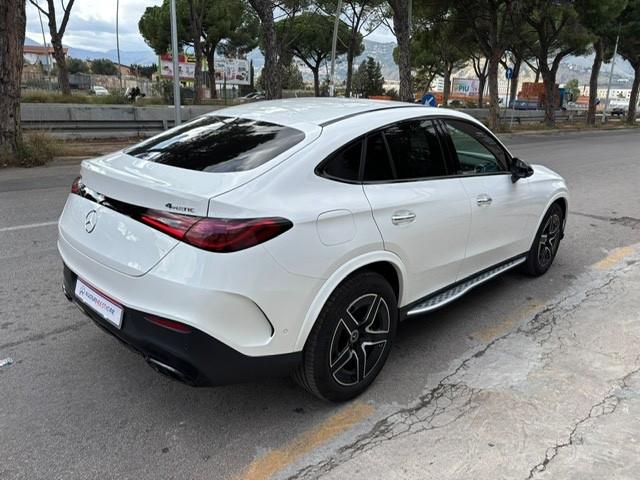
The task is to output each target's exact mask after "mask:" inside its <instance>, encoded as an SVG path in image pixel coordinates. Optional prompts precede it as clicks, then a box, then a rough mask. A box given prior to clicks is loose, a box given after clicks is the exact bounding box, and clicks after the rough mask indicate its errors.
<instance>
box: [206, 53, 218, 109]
mask: <svg viewBox="0 0 640 480" xmlns="http://www.w3.org/2000/svg"><path fill="white" fill-rule="evenodd" d="M215 53H216V45H211V46H209V47H208V50H207V52H206V56H207V71H208V76H209V94H210V96H211V98H218V91H217V90H216V63H215Z"/></svg>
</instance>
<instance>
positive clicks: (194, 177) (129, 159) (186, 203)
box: [59, 125, 321, 276]
mask: <svg viewBox="0 0 640 480" xmlns="http://www.w3.org/2000/svg"><path fill="white" fill-rule="evenodd" d="M299 130H302V131H304V133H305V135H304V139H303V140H302V141H300V142H299V143H297V144H296V145H295V146H293V147H292V148H287V149H286V150H284V151H280V152H279V153H278V154H277V155H275V156H273V157H272V158H270V159H268V160H266V161H264V163H262V164H259V165H257V166H255V167H254V168H249V169H245V170H237V171H215V172H213V171H202V170H198V169H192V168H186V167H185V168H181V167H179V166H176V165H169V164H165V163H160V162H157V161H153V160H147V159H144V158H139V157H136V156H133V155H129V154H127V153H126V152H117V153H114V154H111V155H107V156H104V157H99V158H96V159H92V160H85V161H83V162H82V166H81V171H80V174H81V177H82V183H83V184H84V185H85V186H86V187H87V188H88V189H89V190H90V191H91V192H92V193H93V194H94V195H95V196H96V198H97V200H94V201H92V199H91V198H84V197H82V196H80V195H75V194H72V195H70V196H69V199H68V200H67V204H66V205H65V209H64V211H63V213H62V216H61V217H60V222H59V229H60V235H61V236H62V237H64V239H65V240H66V241H67V242H68V243H69V244H71V245H72V246H73V247H74V248H76V249H77V250H78V251H80V252H81V253H83V254H84V255H86V256H88V257H90V258H91V259H93V260H96V261H98V262H99V263H101V264H103V265H105V266H107V267H109V268H112V269H113V270H116V271H118V272H121V273H124V274H127V275H133V276H140V275H144V274H145V273H146V272H148V271H149V270H150V269H151V268H153V266H154V265H156V264H157V263H158V262H159V261H160V260H162V258H164V257H165V256H166V255H167V254H168V253H169V252H170V251H171V249H172V248H174V247H175V246H176V245H177V244H178V242H179V240H176V239H175V238H173V237H170V236H169V235H166V234H164V233H162V232H160V231H158V230H156V229H154V228H152V227H150V226H148V225H145V224H143V223H142V222H140V221H138V220H136V219H134V218H131V217H130V216H128V215H126V214H123V213H119V211H116V209H114V208H110V207H109V206H108V203H109V199H111V200H115V201H117V202H123V203H124V204H128V205H131V206H135V207H141V208H142V209H152V210H161V211H165V212H173V213H177V214H184V215H193V216H199V217H206V216H210V213H211V212H209V201H210V199H211V198H213V197H215V196H218V195H221V194H223V193H226V192H228V191H230V190H233V189H234V188H237V187H239V186H241V185H243V184H246V183H247V182H250V181H251V180H253V179H255V178H256V177H258V176H260V175H262V174H263V173H265V172H266V171H267V170H270V169H271V168H273V167H274V166H275V165H277V164H278V163H280V162H282V161H284V160H285V159H286V158H288V157H289V156H291V155H292V154H294V153H295V152H297V151H299V150H300V149H302V148H304V147H305V146H306V145H308V144H309V143H311V142H313V141H314V140H315V139H316V138H318V136H319V133H320V131H321V129H320V128H319V127H317V126H307V125H301V126H300V128H299ZM183 135H184V133H183ZM163 136H165V137H166V136H167V133H165V134H163ZM148 142H149V141H148ZM141 145H144V144H141ZM134 148H137V147H134ZM185 148H186V147H185ZM236 148H237V147H236ZM252 148H255V146H252ZM196 154H197V155H200V157H199V158H200V161H202V160H201V159H202V157H205V160H206V158H207V157H206V155H208V153H207V152H204V153H203V152H196V153H195V154H194V155H196ZM192 158H193V157H192ZM214 158H215V157H214ZM241 160H242V159H241ZM187 161H189V157H187ZM102 197H104V200H106V201H104V202H102V203H99V202H100V201H101V200H103V198H102ZM112 203H116V202H112ZM87 223H89V225H87Z"/></svg>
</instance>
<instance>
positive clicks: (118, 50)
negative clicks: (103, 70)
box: [116, 0, 124, 95]
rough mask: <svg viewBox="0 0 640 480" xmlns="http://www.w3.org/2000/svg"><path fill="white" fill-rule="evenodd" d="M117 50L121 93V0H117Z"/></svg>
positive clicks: (121, 92)
mask: <svg viewBox="0 0 640 480" xmlns="http://www.w3.org/2000/svg"><path fill="white" fill-rule="evenodd" d="M116 50H117V52H118V78H119V79H120V94H121V95H122V94H123V93H124V92H123V91H122V64H121V63H120V0H116Z"/></svg>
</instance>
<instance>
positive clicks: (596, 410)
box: [527, 367, 640, 480]
mask: <svg viewBox="0 0 640 480" xmlns="http://www.w3.org/2000/svg"><path fill="white" fill-rule="evenodd" d="M638 373H640V367H638V368H636V369H635V370H632V371H631V372H629V373H627V374H626V375H625V376H624V377H622V378H619V379H616V380H615V381H614V383H615V386H614V387H613V388H611V389H610V390H609V393H608V394H607V395H606V396H605V397H604V398H602V400H600V401H599V402H598V403H596V404H594V405H592V406H591V408H590V409H589V413H588V414H587V415H586V416H584V417H582V418H581V419H579V420H578V421H577V422H576V423H575V424H574V425H573V427H572V428H571V432H570V433H569V436H568V437H567V439H566V440H565V441H564V442H562V443H556V444H555V445H554V446H552V447H549V448H547V450H546V452H545V455H544V459H543V460H542V461H541V462H539V463H537V464H536V465H534V466H533V467H531V469H530V470H529V475H528V476H527V480H531V479H532V478H534V477H535V476H536V475H537V474H538V473H542V472H544V471H545V470H546V469H547V467H548V466H549V464H550V463H551V462H552V461H553V460H554V459H555V458H556V457H557V456H558V455H559V453H560V451H561V450H562V449H563V448H567V447H569V446H572V445H576V444H577V443H578V442H579V441H581V437H579V436H578V430H579V429H580V427H581V426H583V425H584V424H585V423H587V422H589V421H590V420H593V419H596V418H599V417H603V416H605V415H611V414H613V413H614V412H615V411H616V409H617V408H618V405H619V404H620V401H621V398H620V393H622V392H623V391H624V390H626V389H627V388H628V387H629V385H628V382H629V380H630V379H631V377H633V376H634V375H636V374H638Z"/></svg>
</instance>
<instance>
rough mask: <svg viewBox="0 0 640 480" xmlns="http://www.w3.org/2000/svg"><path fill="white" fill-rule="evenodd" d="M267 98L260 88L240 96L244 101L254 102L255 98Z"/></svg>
mask: <svg viewBox="0 0 640 480" xmlns="http://www.w3.org/2000/svg"><path fill="white" fill-rule="evenodd" d="M265 98H266V94H265V93H264V92H262V91H260V90H258V91H255V92H251V93H247V94H246V95H243V96H242V97H238V99H239V100H240V101H243V102H253V101H255V100H264V99H265Z"/></svg>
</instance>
